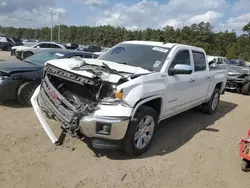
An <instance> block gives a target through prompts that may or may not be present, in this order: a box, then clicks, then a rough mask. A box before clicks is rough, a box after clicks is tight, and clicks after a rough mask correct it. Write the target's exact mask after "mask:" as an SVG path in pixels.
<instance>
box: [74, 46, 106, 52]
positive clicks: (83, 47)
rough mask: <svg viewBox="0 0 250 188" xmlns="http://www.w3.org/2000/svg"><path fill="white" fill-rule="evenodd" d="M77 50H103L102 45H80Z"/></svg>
mask: <svg viewBox="0 0 250 188" xmlns="http://www.w3.org/2000/svg"><path fill="white" fill-rule="evenodd" d="M76 50H82V51H86V52H101V51H102V48H101V47H100V46H92V45H89V46H83V45H81V46H79V47H78V48H76Z"/></svg>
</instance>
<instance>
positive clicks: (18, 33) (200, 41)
mask: <svg viewBox="0 0 250 188" xmlns="http://www.w3.org/2000/svg"><path fill="white" fill-rule="evenodd" d="M60 27H61V34H60V41H61V42H64V43H77V44H85V45H100V46H105V47H111V46H113V45H115V44H117V43H119V42H121V41H126V40H151V41H161V42H173V43H182V44H189V45H194V46H198V47H202V48H204V49H205V50H206V52H207V54H209V55H219V56H226V57H227V58H229V59H242V60H245V61H250V22H249V23H248V24H247V25H245V26H244V27H243V28H242V30H243V31H244V32H246V34H242V35H240V36H237V34H236V33H235V32H234V31H228V30H226V31H225V32H217V33H216V32H213V27H212V25H211V24H210V23H204V22H201V23H199V24H193V25H191V26H184V27H183V28H182V29H179V28H177V29H174V28H173V27H171V26H166V27H164V28H163V29H150V28H147V29H145V30H136V31H130V30H127V29H125V28H123V27H112V26H109V25H108V26H98V27H90V26H67V25H61V26H60ZM50 32H51V30H50V28H48V27H44V28H39V29H31V28H14V27H2V26H0V33H2V34H5V35H8V36H9V37H15V38H20V39H37V40H42V41H50V34H51V33H50ZM57 34H58V26H55V27H54V28H53V39H54V40H55V41H57Z"/></svg>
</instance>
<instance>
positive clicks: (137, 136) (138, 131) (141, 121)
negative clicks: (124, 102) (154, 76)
mask: <svg viewBox="0 0 250 188" xmlns="http://www.w3.org/2000/svg"><path fill="white" fill-rule="evenodd" d="M134 119H135V121H131V122H130V123H129V126H128V130H127V133H126V136H125V138H124V143H123V149H124V151H125V152H126V153H128V154H129V155H130V156H132V157H137V156H140V155H142V154H143V153H145V152H146V151H147V150H148V149H149V147H150V146H151V144H152V141H153V138H154V135H155V132H156V126H157V120H158V118H157V113H156V111H155V110H154V109H153V108H151V107H149V106H145V105H142V106H141V107H139V109H138V110H137V112H136V113H135V117H134Z"/></svg>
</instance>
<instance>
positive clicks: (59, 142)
mask: <svg viewBox="0 0 250 188" xmlns="http://www.w3.org/2000/svg"><path fill="white" fill-rule="evenodd" d="M66 135H67V132H66V130H65V129H63V130H62V132H61V134H60V136H59V138H58V141H57V142H56V143H55V145H56V146H61V147H63V148H65V149H67V150H68V151H74V150H75V148H73V147H70V146H64V145H63V142H64V139H65V137H66Z"/></svg>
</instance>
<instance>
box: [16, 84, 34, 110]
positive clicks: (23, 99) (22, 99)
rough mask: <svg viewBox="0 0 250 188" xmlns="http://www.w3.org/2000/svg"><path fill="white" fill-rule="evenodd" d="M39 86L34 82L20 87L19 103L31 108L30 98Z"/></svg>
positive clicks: (18, 93)
mask: <svg viewBox="0 0 250 188" xmlns="http://www.w3.org/2000/svg"><path fill="white" fill-rule="evenodd" d="M37 86H38V85H37V84H35V83H33V82H25V83H23V84H22V85H20V86H19V88H18V91H17V101H18V102H19V103H20V104H23V105H25V106H31V101H30V98H31V97H32V95H33V93H34V91H35V89H36V87H37Z"/></svg>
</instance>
